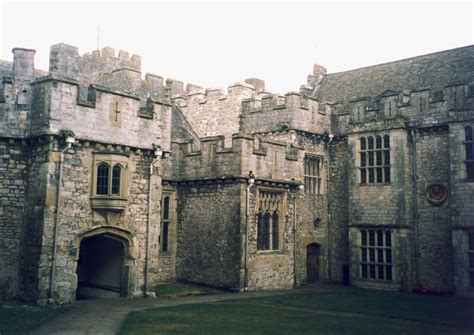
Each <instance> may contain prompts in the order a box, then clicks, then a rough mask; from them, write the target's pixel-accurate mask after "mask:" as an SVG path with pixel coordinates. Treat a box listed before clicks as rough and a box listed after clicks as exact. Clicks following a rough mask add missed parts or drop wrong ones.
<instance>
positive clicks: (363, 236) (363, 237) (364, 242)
mask: <svg viewBox="0 0 474 335" xmlns="http://www.w3.org/2000/svg"><path fill="white" fill-rule="evenodd" d="M360 239H361V245H367V232H366V231H365V230H361V231H360Z"/></svg>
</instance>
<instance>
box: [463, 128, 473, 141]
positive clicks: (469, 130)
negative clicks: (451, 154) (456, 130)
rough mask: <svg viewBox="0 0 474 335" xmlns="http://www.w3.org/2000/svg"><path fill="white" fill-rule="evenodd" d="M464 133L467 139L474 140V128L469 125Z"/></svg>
mask: <svg viewBox="0 0 474 335" xmlns="http://www.w3.org/2000/svg"><path fill="white" fill-rule="evenodd" d="M464 135H465V139H466V141H472V128H471V127H469V126H467V127H465V128H464Z"/></svg>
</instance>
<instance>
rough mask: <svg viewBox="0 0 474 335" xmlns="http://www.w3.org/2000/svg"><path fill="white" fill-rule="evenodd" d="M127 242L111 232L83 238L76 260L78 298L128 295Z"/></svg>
mask: <svg viewBox="0 0 474 335" xmlns="http://www.w3.org/2000/svg"><path fill="white" fill-rule="evenodd" d="M124 278H125V276H124V245H123V243H122V242H121V241H120V240H117V239H116V238H113V237H110V236H108V235H104V234H102V235H95V236H91V237H87V238H84V239H83V240H82V241H81V244H80V247H79V259H78V262H77V290H76V299H88V298H108V297H118V296H121V295H125V288H126V283H125V282H124Z"/></svg>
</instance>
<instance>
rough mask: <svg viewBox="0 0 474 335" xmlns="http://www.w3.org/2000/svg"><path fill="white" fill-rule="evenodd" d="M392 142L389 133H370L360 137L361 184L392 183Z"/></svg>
mask: <svg viewBox="0 0 474 335" xmlns="http://www.w3.org/2000/svg"><path fill="white" fill-rule="evenodd" d="M379 139H380V140H379ZM390 142H391V139H390V135H389V134H375V135H372V134H368V135H364V136H360V137H359V140H358V148H359V154H358V157H357V158H358V163H359V182H360V184H361V185H381V184H390V183H391V181H392V177H391V176H392V173H391V168H392V165H391V161H392V158H391V156H390V155H391V144H390ZM371 143H372V144H371ZM379 143H380V144H379Z"/></svg>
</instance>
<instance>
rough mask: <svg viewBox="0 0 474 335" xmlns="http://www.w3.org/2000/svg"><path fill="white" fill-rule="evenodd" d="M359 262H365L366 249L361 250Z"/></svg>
mask: <svg viewBox="0 0 474 335" xmlns="http://www.w3.org/2000/svg"><path fill="white" fill-rule="evenodd" d="M360 250H361V260H362V262H367V249H366V248H361V249H360Z"/></svg>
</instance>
